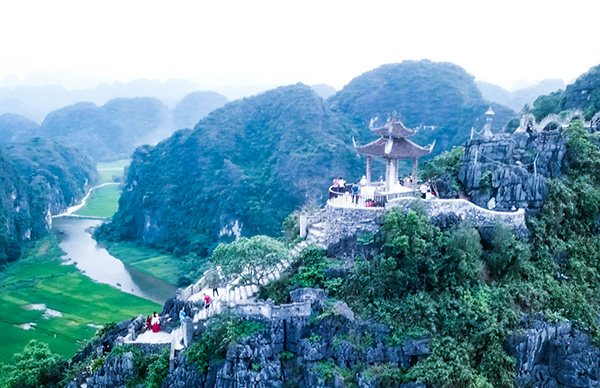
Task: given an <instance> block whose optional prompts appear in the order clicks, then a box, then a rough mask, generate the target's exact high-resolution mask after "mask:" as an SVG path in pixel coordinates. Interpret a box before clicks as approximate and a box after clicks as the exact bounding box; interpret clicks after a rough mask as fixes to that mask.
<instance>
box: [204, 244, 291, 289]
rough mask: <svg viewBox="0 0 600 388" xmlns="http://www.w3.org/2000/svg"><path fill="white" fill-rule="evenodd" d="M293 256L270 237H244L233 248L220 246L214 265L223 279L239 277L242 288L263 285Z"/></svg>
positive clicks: (215, 254) (214, 258) (213, 256)
mask: <svg viewBox="0 0 600 388" xmlns="http://www.w3.org/2000/svg"><path fill="white" fill-rule="evenodd" d="M288 255H289V252H288V250H287V248H286V247H285V246H284V245H283V244H282V243H281V242H279V241H277V240H275V239H273V238H270V237H267V236H254V237H252V238H246V237H242V238H240V239H239V240H237V241H235V242H232V243H231V244H219V245H218V246H217V248H215V250H214V252H213V253H212V257H211V258H212V262H213V263H214V264H215V265H216V266H217V267H219V270H220V272H221V273H222V274H223V276H225V277H227V278H230V279H233V278H237V277H239V278H240V279H239V283H240V284H254V285H257V286H258V285H261V284H263V283H264V280H265V279H266V278H267V277H268V276H269V275H270V274H271V273H273V272H274V271H275V270H276V266H277V264H279V263H280V262H281V261H282V260H284V259H287V257H288Z"/></svg>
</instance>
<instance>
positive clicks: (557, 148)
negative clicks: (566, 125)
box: [459, 130, 566, 211]
mask: <svg viewBox="0 0 600 388" xmlns="http://www.w3.org/2000/svg"><path fill="white" fill-rule="evenodd" d="M565 153H566V145H565V138H564V134H563V132H562V131H559V130H553V131H546V132H540V133H528V132H525V133H515V134H512V135H509V134H498V135H496V136H494V137H493V138H492V139H472V140H470V141H468V142H467V143H466V144H465V154H464V157H463V167H462V168H461V170H460V172H459V179H460V181H461V183H462V184H463V187H464V188H465V191H466V194H467V195H468V196H469V197H470V199H471V201H472V202H473V203H475V204H477V205H479V206H481V207H485V208H489V209H490V210H515V209H519V208H524V209H528V210H532V211H537V210H539V209H540V208H541V206H542V204H543V201H544V199H545V198H546V195H547V194H548V188H547V187H546V185H545V183H544V181H545V180H546V179H548V178H556V177H558V176H559V175H560V171H561V167H562V165H563V159H564V156H565Z"/></svg>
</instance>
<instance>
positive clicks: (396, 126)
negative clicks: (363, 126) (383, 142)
mask: <svg viewBox="0 0 600 388" xmlns="http://www.w3.org/2000/svg"><path fill="white" fill-rule="evenodd" d="M371 132H373V133H376V134H378V135H380V136H389V137H400V138H401V137H411V136H412V135H414V134H415V131H413V130H412V129H408V128H406V127H405V126H404V124H402V122H401V121H400V120H397V119H396V120H394V121H391V122H388V123H386V124H385V125H384V126H383V127H379V128H373V129H371Z"/></svg>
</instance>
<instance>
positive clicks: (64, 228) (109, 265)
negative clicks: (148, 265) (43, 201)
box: [52, 217, 176, 304]
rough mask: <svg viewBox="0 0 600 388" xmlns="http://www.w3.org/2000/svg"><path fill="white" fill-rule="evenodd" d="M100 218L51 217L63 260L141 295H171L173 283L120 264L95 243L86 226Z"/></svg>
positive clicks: (161, 300) (162, 297) (153, 297)
mask: <svg viewBox="0 0 600 388" xmlns="http://www.w3.org/2000/svg"><path fill="white" fill-rule="evenodd" d="M102 222H104V221H101V220H90V219H84V218H68V217H57V218H54V219H53V220H52V233H54V234H56V235H57V236H58V239H59V244H58V245H59V246H60V248H61V249H62V250H63V251H64V252H65V255H64V256H63V258H64V259H65V261H66V262H67V263H72V264H75V265H76V266H77V268H79V270H80V271H81V272H82V273H83V274H85V275H86V276H88V277H89V278H91V279H93V280H95V281H97V282H99V283H106V284H109V285H111V286H113V287H116V288H118V289H120V290H122V291H124V292H127V293H130V294H134V295H137V296H141V297H142V298H145V299H149V300H152V301H155V302H157V303H160V304H162V303H164V301H165V300H167V299H168V298H171V297H173V296H174V295H175V289H176V287H175V286H173V285H171V284H169V283H166V282H164V281H162V280H159V279H157V278H155V277H153V276H150V275H147V274H145V273H143V272H140V271H138V270H136V269H134V268H132V267H130V266H128V265H126V264H124V263H123V262H122V261H121V260H119V259H117V258H116V257H114V256H111V255H110V254H109V253H108V251H107V250H106V249H104V248H102V247H100V246H98V243H97V242H96V240H94V239H93V238H92V235H91V234H90V232H89V231H88V230H89V229H90V228H94V227H97V226H98V225H100V224H101V223H102Z"/></svg>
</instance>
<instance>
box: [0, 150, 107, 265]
mask: <svg viewBox="0 0 600 388" xmlns="http://www.w3.org/2000/svg"><path fill="white" fill-rule="evenodd" d="M96 180H97V175H96V170H95V168H94V165H93V162H92V161H91V160H90V159H89V158H88V157H86V156H85V155H83V154H81V153H80V152H79V151H77V150H75V149H72V148H68V147H65V146H64V145H62V144H60V143H58V142H55V141H49V140H44V139H40V138H35V139H32V140H30V141H28V142H26V143H13V144H9V145H7V146H6V149H0V267H1V266H2V265H4V264H5V263H7V262H10V261H14V260H16V259H17V258H18V257H19V254H20V247H19V242H20V241H21V240H27V239H30V238H32V239H36V238H39V237H40V236H43V235H45V234H46V233H47V229H46V217H47V212H48V209H50V210H51V211H52V212H54V213H57V212H58V211H59V210H61V209H62V208H64V207H65V206H68V205H71V204H73V203H75V202H76V201H77V200H79V199H80V198H82V197H83V196H84V194H85V185H86V183H90V184H93V183H94V182H95V181H96Z"/></svg>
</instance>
